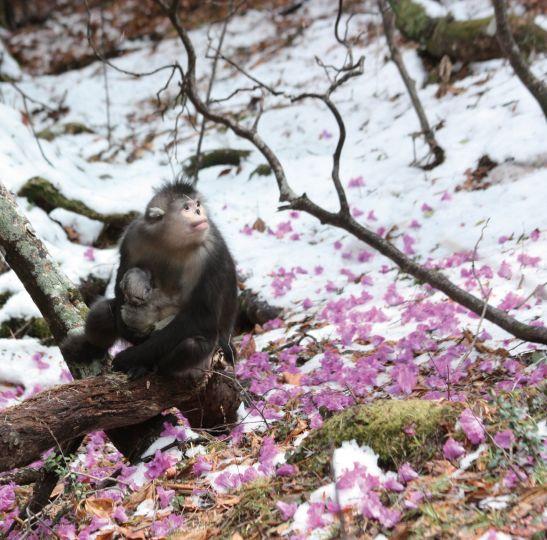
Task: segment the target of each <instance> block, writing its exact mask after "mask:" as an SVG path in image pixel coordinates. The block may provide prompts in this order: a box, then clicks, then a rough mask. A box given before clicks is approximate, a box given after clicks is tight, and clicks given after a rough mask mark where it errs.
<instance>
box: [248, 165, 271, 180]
mask: <svg viewBox="0 0 547 540" xmlns="http://www.w3.org/2000/svg"><path fill="white" fill-rule="evenodd" d="M255 174H256V175H258V176H270V174H272V168H271V167H270V165H269V164H268V163H262V164H261V165H257V167H256V168H255V170H254V171H253V172H252V173H251V174H250V176H249V179H251V178H252V177H253V176H254V175H255Z"/></svg>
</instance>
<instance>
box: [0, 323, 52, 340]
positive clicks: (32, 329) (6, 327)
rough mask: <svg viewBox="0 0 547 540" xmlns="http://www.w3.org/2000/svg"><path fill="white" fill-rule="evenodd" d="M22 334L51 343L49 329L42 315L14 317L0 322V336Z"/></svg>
mask: <svg viewBox="0 0 547 540" xmlns="http://www.w3.org/2000/svg"><path fill="white" fill-rule="evenodd" d="M23 336H29V337H33V338H37V339H39V340H40V341H42V343H45V344H52V343H53V336H52V334H51V330H50V329H49V326H48V324H47V323H46V321H45V319H43V318H42V317H32V318H31V319H22V318H19V317H14V318H11V319H8V320H7V321H4V322H3V323H2V324H0V338H11V337H17V338H20V337H23Z"/></svg>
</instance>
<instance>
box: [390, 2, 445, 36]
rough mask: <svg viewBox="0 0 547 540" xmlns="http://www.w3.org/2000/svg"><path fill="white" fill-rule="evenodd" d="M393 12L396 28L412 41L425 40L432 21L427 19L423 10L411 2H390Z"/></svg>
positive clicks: (429, 31) (431, 26)
mask: <svg viewBox="0 0 547 540" xmlns="http://www.w3.org/2000/svg"><path fill="white" fill-rule="evenodd" d="M390 4H392V6H393V11H394V12H395V16H396V21H397V28H398V29H399V30H400V32H401V33H402V34H403V35H404V36H405V37H407V38H408V39H412V40H413V41H421V40H423V39H426V38H427V37H428V35H429V34H430V33H431V31H432V29H433V25H434V19H431V18H430V17H428V15H427V13H426V11H425V8H424V7H423V6H421V5H419V4H415V3H414V2H412V1H411V0H400V1H398V2H397V1H395V2H390Z"/></svg>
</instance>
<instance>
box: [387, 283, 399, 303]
mask: <svg viewBox="0 0 547 540" xmlns="http://www.w3.org/2000/svg"><path fill="white" fill-rule="evenodd" d="M384 300H385V301H386V303H387V305H388V306H398V305H399V304H402V303H403V302H404V298H403V297H402V296H401V295H400V294H399V293H398V292H397V288H396V286H395V283H391V284H390V285H389V286H388V288H387V291H386V294H385V295H384Z"/></svg>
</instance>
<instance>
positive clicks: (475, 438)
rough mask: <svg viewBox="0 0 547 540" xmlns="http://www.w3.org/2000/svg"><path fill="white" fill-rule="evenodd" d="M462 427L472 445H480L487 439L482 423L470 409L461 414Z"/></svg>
mask: <svg viewBox="0 0 547 540" xmlns="http://www.w3.org/2000/svg"><path fill="white" fill-rule="evenodd" d="M460 425H461V426H462V429H463V432H464V433H465V436H466V437H467V438H468V439H469V441H470V442H471V443H473V444H480V443H481V442H483V441H484V439H485V438H486V436H485V433H484V427H483V426H482V423H481V422H480V420H479V419H478V418H477V417H476V416H475V415H474V414H473V411H471V410H470V409H465V410H464V411H463V412H462V413H461V415H460Z"/></svg>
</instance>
